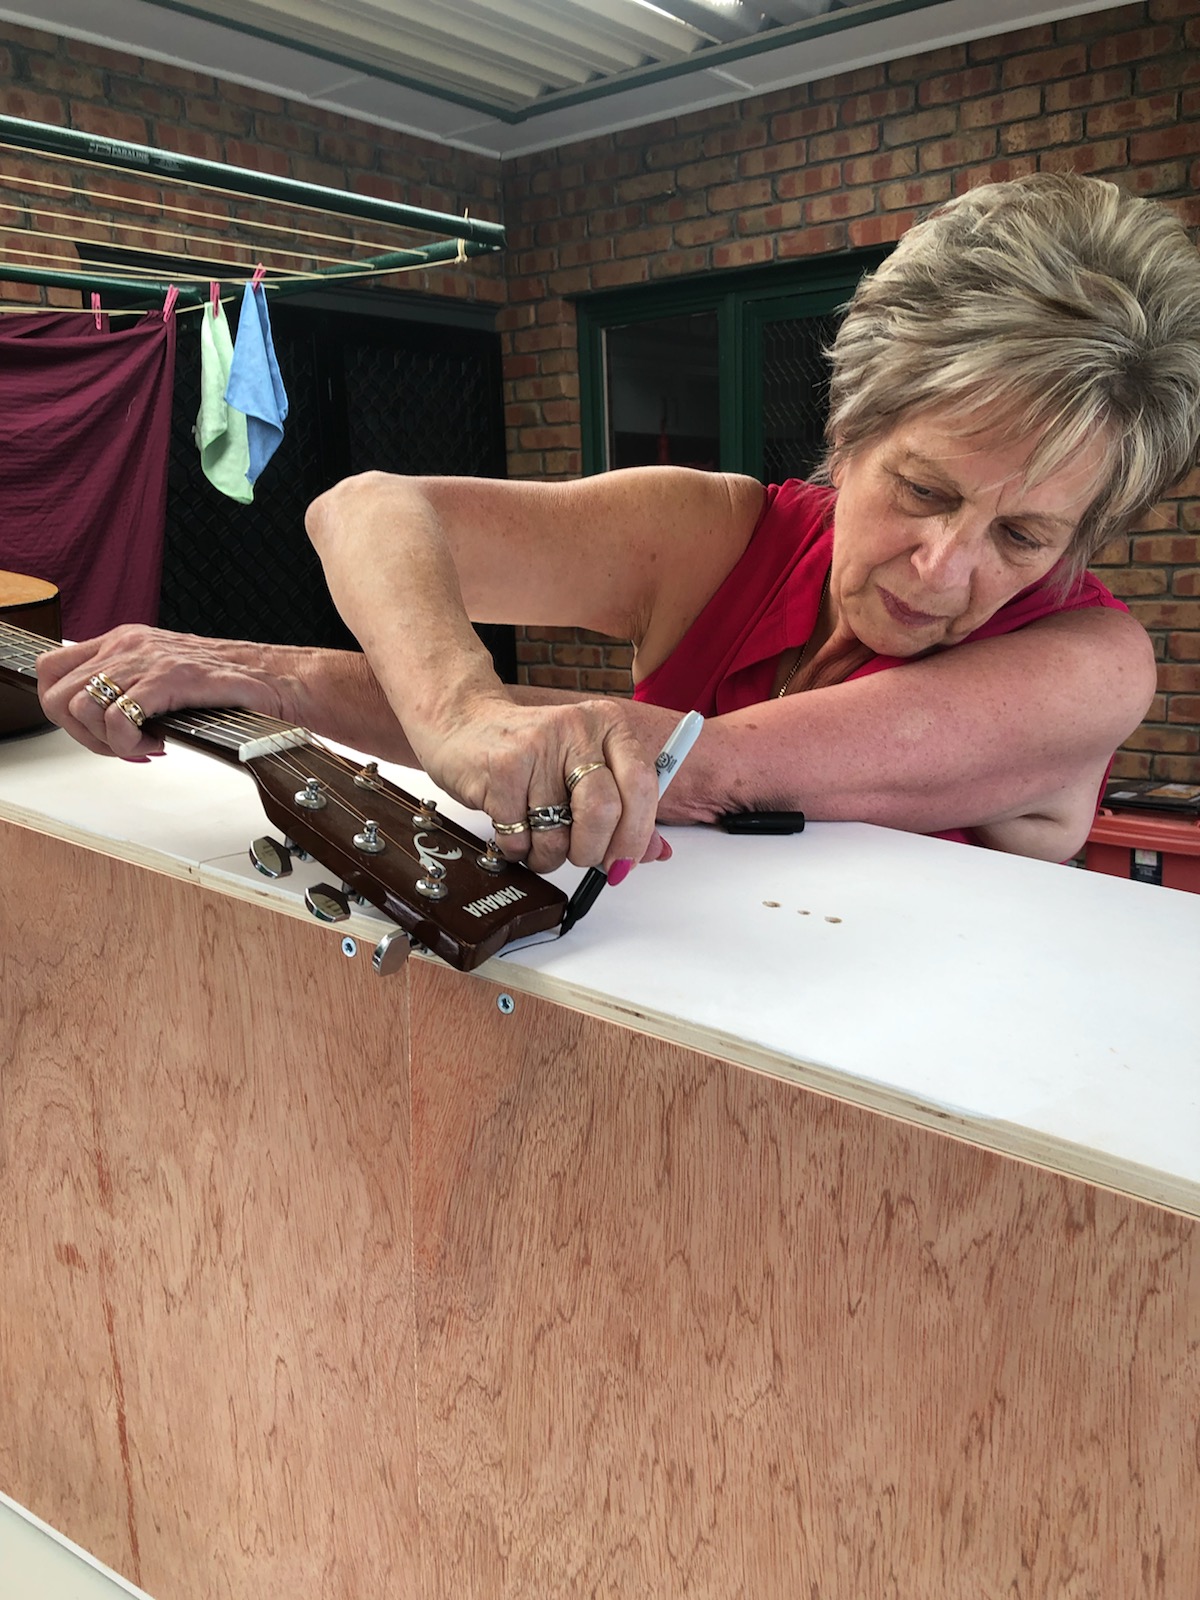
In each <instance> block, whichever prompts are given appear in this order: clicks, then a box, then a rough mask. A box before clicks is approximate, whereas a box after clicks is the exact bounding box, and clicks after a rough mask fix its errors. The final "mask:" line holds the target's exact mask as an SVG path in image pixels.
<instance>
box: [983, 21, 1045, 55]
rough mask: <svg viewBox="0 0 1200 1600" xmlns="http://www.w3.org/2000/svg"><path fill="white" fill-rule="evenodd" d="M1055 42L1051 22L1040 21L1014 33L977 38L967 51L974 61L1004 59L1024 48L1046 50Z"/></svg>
mask: <svg viewBox="0 0 1200 1600" xmlns="http://www.w3.org/2000/svg"><path fill="white" fill-rule="evenodd" d="M1053 43H1054V29H1053V28H1052V27H1051V26H1050V24H1049V23H1040V24H1036V25H1035V26H1033V27H1031V28H1017V29H1016V30H1015V31H1014V32H1012V33H999V34H994V35H993V36H992V37H990V38H988V39H975V40H973V41H972V42H971V44H969V45H968V46H967V53H968V56H969V58H970V59H971V60H972V61H991V60H994V59H995V57H996V56H999V57H1001V58H1002V59H1003V58H1005V57H1007V56H1015V55H1017V54H1019V53H1020V52H1021V51H1023V50H1038V51H1045V50H1046V48H1047V47H1048V46H1050V45H1052V44H1053Z"/></svg>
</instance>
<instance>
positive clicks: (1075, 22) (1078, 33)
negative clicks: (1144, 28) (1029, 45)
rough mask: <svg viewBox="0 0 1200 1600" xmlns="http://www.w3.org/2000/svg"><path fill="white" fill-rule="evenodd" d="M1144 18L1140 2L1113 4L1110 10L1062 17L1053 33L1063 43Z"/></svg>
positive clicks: (1140, 20) (1130, 24) (1108, 31)
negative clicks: (1121, 4)
mask: <svg viewBox="0 0 1200 1600" xmlns="http://www.w3.org/2000/svg"><path fill="white" fill-rule="evenodd" d="M1144 20H1145V10H1144V8H1143V7H1142V6H1141V5H1140V4H1135V5H1126V6H1115V7H1114V8H1113V9H1112V10H1111V11H1103V12H1100V13H1097V14H1093V13H1092V12H1084V13H1083V15H1082V16H1078V17H1063V18H1061V19H1060V21H1059V23H1058V25H1057V27H1056V28H1055V35H1056V37H1057V38H1059V39H1060V40H1062V42H1063V43H1064V44H1065V43H1066V42H1067V41H1068V40H1070V39H1087V38H1094V37H1095V36H1096V35H1097V34H1098V33H1111V32H1112V31H1113V29H1114V28H1122V27H1125V26H1127V25H1129V26H1132V25H1133V24H1134V23H1139V22H1143V21H1144Z"/></svg>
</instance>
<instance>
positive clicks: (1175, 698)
mask: <svg viewBox="0 0 1200 1600" xmlns="http://www.w3.org/2000/svg"><path fill="white" fill-rule="evenodd" d="M1167 721H1168V722H1192V723H1200V694H1173V695H1172V696H1171V699H1170V702H1169V704H1168V706H1167Z"/></svg>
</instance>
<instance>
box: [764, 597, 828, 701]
mask: <svg viewBox="0 0 1200 1600" xmlns="http://www.w3.org/2000/svg"><path fill="white" fill-rule="evenodd" d="M832 576H833V568H832V567H830V569H829V571H828V572H827V573H826V574H825V582H824V584H823V586H822V588H821V598H820V599H819V600H818V601H817V615H816V618H815V620H814V622H813V627H814V628H815V627H816V625H817V623H818V622H820V620H821V607H822V606H823V605H824V604H825V597H826V595H827V594H828V593H829V580H830V578H832ZM808 644H809V641H808V640H805V642H804V644H802V645H801V647H800V654H799V655H798V656H797V657H796V659H795V661H793V662H792V665H791V668H790V670H789V671H788V675H787V677H786V678H785V679H784V680H783V682H782V683H781V684H780V685H779V688H778V689H777V690H776V691H775V698H776V700H782V699H783V697H784V695H785V694H786V693H787V692H788V689H789V688H790V687H791V683H792V679H793V678H794V677H795V676H796V674H797V673H798V672H799V671H800V668H801V667H802V666H803V664H804V658H805V656H806V655H807V654H808Z"/></svg>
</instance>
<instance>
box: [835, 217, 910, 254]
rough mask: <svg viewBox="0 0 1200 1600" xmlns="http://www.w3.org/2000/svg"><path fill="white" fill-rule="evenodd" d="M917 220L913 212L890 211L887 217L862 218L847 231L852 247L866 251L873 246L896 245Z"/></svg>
mask: <svg viewBox="0 0 1200 1600" xmlns="http://www.w3.org/2000/svg"><path fill="white" fill-rule="evenodd" d="M916 220H917V218H916V214H915V213H914V212H912V211H889V212H888V214H887V216H885V217H860V218H859V219H858V221H857V222H852V223H851V224H850V226H849V229H848V230H847V236H848V238H849V241H850V243H851V245H853V247H854V248H855V249H856V250H865V249H867V248H869V247H870V246H872V245H879V244H894V243H895V241H896V240H897V239H899V238H900V237H901V236H902V235H903V234H905V233H907V232H908V230H909V229H910V228H911V227H912V225H913V223H914V222H915V221H916Z"/></svg>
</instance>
